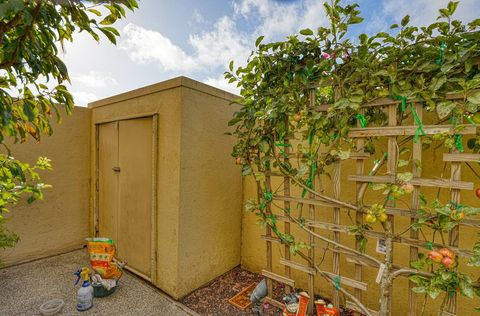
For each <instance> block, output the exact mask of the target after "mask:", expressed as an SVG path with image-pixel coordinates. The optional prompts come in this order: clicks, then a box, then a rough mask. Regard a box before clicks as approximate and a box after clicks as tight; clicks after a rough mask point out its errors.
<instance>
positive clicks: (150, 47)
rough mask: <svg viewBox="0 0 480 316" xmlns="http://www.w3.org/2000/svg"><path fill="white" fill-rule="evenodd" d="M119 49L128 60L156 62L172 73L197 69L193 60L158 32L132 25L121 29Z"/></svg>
mask: <svg viewBox="0 0 480 316" xmlns="http://www.w3.org/2000/svg"><path fill="white" fill-rule="evenodd" d="M120 48H121V49H124V50H125V51H126V52H127V54H128V56H129V57H130V59H132V60H133V61H135V62H137V63H140V64H145V63H147V62H157V63H158V65H159V66H161V68H162V69H164V70H174V71H178V70H180V71H193V70H196V69H197V65H196V64H195V62H194V60H192V58H191V57H190V56H187V54H186V53H185V52H184V51H183V50H182V48H180V47H179V46H177V45H175V44H173V43H172V42H171V41H170V39H168V38H167V37H165V36H163V35H162V34H161V33H160V32H156V31H152V30H147V29H145V28H143V27H141V26H138V25H135V24H132V23H129V24H127V25H126V26H125V27H124V28H123V38H122V41H121V42H120Z"/></svg>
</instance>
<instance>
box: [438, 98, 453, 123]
mask: <svg viewBox="0 0 480 316" xmlns="http://www.w3.org/2000/svg"><path fill="white" fill-rule="evenodd" d="M454 108H455V102H453V101H443V102H440V103H439V104H437V114H438V117H439V118H440V119H444V118H446V117H448V116H449V115H450V113H452V110H453V109H454Z"/></svg>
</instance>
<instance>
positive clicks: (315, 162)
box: [302, 160, 317, 198]
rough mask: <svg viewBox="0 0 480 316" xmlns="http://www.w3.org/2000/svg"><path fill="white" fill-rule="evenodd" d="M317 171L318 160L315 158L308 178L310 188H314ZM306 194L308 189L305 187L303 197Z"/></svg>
mask: <svg viewBox="0 0 480 316" xmlns="http://www.w3.org/2000/svg"><path fill="white" fill-rule="evenodd" d="M316 172H317V161H316V160H315V161H314V162H313V164H312V169H311V172H310V176H309V177H308V180H307V187H308V188H309V189H313V179H314V178H315V173H316ZM305 195H307V190H306V189H303V192H302V198H304V197H305Z"/></svg>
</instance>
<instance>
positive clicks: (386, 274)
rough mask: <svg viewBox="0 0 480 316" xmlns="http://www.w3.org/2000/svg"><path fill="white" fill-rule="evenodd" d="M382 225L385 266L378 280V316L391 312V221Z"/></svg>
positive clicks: (388, 315) (387, 314) (384, 315)
mask: <svg viewBox="0 0 480 316" xmlns="http://www.w3.org/2000/svg"><path fill="white" fill-rule="evenodd" d="M383 227H384V229H385V250H386V251H385V252H386V253H385V261H384V263H383V264H384V265H385V268H384V269H383V273H382V278H381V282H380V310H379V315H380V316H390V315H391V313H392V310H391V309H392V285H393V276H392V268H393V267H392V266H393V228H392V222H391V221H390V220H387V221H386V222H385V223H384V224H383Z"/></svg>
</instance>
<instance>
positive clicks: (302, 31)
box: [300, 29, 313, 36]
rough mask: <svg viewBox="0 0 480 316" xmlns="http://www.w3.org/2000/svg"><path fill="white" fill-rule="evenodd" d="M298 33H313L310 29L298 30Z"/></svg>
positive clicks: (306, 34)
mask: <svg viewBox="0 0 480 316" xmlns="http://www.w3.org/2000/svg"><path fill="white" fill-rule="evenodd" d="M300 34H302V35H305V36H309V35H313V31H312V30H311V29H303V30H301V31H300Z"/></svg>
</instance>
